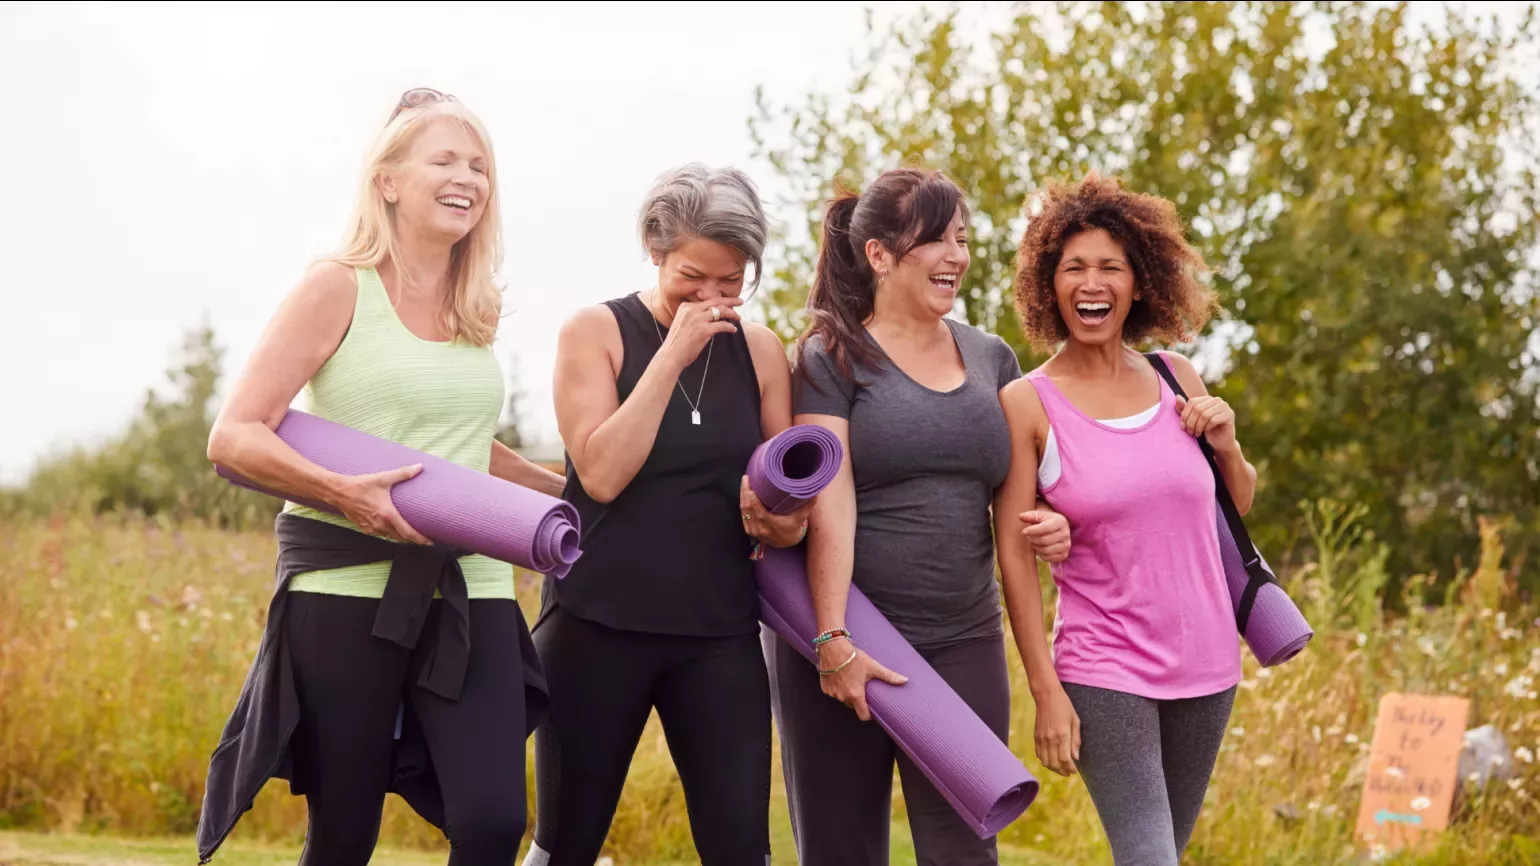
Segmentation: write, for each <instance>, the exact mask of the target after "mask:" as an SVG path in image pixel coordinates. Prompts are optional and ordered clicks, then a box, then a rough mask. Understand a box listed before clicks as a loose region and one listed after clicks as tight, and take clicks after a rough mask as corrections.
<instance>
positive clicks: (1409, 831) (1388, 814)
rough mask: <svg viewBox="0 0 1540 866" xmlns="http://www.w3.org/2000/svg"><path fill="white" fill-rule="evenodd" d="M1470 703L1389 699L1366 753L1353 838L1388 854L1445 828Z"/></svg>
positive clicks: (1412, 697) (1390, 696) (1423, 697)
mask: <svg viewBox="0 0 1540 866" xmlns="http://www.w3.org/2000/svg"><path fill="white" fill-rule="evenodd" d="M1469 711H1470V701H1468V700H1466V699H1465V698H1453V697H1434V696H1431V695H1403V694H1388V695H1386V696H1385V697H1383V698H1381V699H1380V714H1379V719H1378V720H1377V721H1376V722H1375V725H1374V741H1373V743H1372V745H1371V746H1370V748H1369V771H1368V775H1367V776H1366V777H1365V778H1364V789H1363V797H1362V799H1361V800H1360V802H1359V807H1358V826H1357V830H1356V833H1357V836H1358V838H1359V839H1360V840H1362V841H1364V842H1367V843H1368V844H1370V845H1372V846H1384V847H1385V848H1386V849H1388V850H1395V849H1397V848H1403V847H1415V846H1416V845H1418V844H1419V843H1421V842H1422V841H1424V840H1425V839H1428V838H1431V837H1432V836H1434V835H1436V834H1437V833H1439V832H1440V831H1442V830H1443V829H1444V828H1446V827H1448V826H1449V809H1450V804H1451V803H1452V802H1453V800H1454V791H1455V786H1456V785H1458V784H1459V780H1458V779H1457V778H1456V776H1457V774H1458V772H1459V766H1460V749H1461V747H1462V745H1463V743H1464V737H1465V721H1466V716H1467V714H1468V713H1469Z"/></svg>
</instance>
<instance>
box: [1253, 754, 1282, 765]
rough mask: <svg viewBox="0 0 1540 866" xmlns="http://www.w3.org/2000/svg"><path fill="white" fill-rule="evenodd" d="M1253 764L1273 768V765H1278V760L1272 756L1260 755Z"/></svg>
mask: <svg viewBox="0 0 1540 866" xmlns="http://www.w3.org/2000/svg"><path fill="white" fill-rule="evenodd" d="M1252 763H1254V764H1256V765H1257V766H1258V767H1271V766H1272V765H1274V764H1276V763H1278V759H1277V758H1275V757H1273V756H1272V755H1258V756H1257V759H1256V760H1255V761H1253V762H1252Z"/></svg>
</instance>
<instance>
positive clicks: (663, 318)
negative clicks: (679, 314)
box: [642, 286, 684, 328]
mask: <svg viewBox="0 0 1540 866" xmlns="http://www.w3.org/2000/svg"><path fill="white" fill-rule="evenodd" d="M642 303H643V304H645V305H646V306H647V309H649V310H651V311H652V315H653V316H654V317H656V318H657V320H658V321H659V322H662V323H663V327H665V328H667V327H671V326H672V325H673V324H674V311H675V310H677V309H679V305H680V304H682V303H684V299H683V298H677V299H674V300H670V299H669V297H668V296H667V295H665V294H663V289H661V288H659V287H658V286H653V287H652V288H651V289H649V290H647V291H645V292H642Z"/></svg>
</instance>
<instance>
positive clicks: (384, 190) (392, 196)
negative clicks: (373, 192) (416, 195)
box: [374, 172, 399, 204]
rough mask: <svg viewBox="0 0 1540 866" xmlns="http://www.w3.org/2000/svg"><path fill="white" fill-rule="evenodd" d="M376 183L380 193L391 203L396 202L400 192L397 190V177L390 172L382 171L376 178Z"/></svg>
mask: <svg viewBox="0 0 1540 866" xmlns="http://www.w3.org/2000/svg"><path fill="white" fill-rule="evenodd" d="M374 185H375V186H377V187H379V189H380V195H382V196H384V197H385V200H386V201H388V202H390V203H391V204H395V203H396V200H397V198H399V194H398V193H397V192H396V179H395V178H394V177H392V176H391V175H389V174H386V173H384V172H381V173H380V174H379V175H378V176H377V177H375V179H374Z"/></svg>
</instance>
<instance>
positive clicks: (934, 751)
mask: <svg viewBox="0 0 1540 866" xmlns="http://www.w3.org/2000/svg"><path fill="white" fill-rule="evenodd" d="M843 456H844V455H843V449H842V448H841V446H840V441H839V439H838V438H837V437H836V436H834V434H832V433H830V432H829V431H828V430H827V429H825V428H823V427H820V426H816V425H798V426H795V427H792V428H790V429H788V430H786V431H785V432H783V433H781V434H780V435H779V436H776V437H775V438H773V439H771V440H769V441H767V442H764V443H762V444H761V445H760V447H759V448H758V449H757V450H756V451H755V452H754V455H753V457H752V458H750V460H749V472H748V475H749V487H750V489H752V490H753V491H754V495H755V496H758V497H759V498H760V500H761V501H764V502H766V503H767V508H768V507H769V506H768V503H769V502H770V501H772V500H774V501H776V502H777V503H778V504H777V506H776V507H775V508H771V509H770V510H772V511H776V512H777V513H785V512H787V511H793V510H795V509H796V508H797V507H798V506H799V505H801V504H802V503H804V502H806V501H807V500H808V499H810V498H812V497H813V496H815V495H816V494H817V493H818V491H820V490H822V489H823V488H824V487H825V486H827V485H828V483H829V482H830V481H832V480H833V479H834V476H835V475H836V474H837V473H838V471H839V467H840V462H841V460H842V459H843ZM815 460H816V463H815V462H814V461H815ZM754 574H755V580H756V581H757V582H758V586H759V600H760V619H762V620H763V621H764V623H765V624H766V625H768V626H769V627H770V628H771V629H773V630H774V631H775V632H776V633H777V634H779V635H780V636H781V638H782V639H784V640H785V641H787V642H788V643H790V644H791V645H792V646H793V647H795V648H796V649H797V652H799V653H801V654H802V655H803V656H804V657H805V658H807V659H808V660H809V662H811V663H814V664H816V663H817V662H816V659H817V655H816V653H815V652H814V651H813V645H812V638H813V636H814V635H815V634H817V633H818V626H817V623H816V619H815V617H814V615H813V598H812V593H811V590H810V589H809V587H808V582H807V568H806V560H805V554H804V550H803V548H802V547H801V546H798V547H792V548H772V547H766V548H765V550H764V556H763V558H762V559H760V560H759V561H758V562H757V563H755V570H754ZM845 625H846V627H847V628H849V629H850V631H851V633H852V635H853V636H854V638H855V641H856V643H857V645H858V646H859V647H860V648H861V649H862V650H864V651H865V652H866V653H867V655H870V656H871V657H872V658H873V659H876V660H877V661H878V662H879V663H881V664H882V665H883V666H885V667H887V668H888V669H889V670H892V671H895V672H897V673H899V674H902V675H904V676H906V677H908V678H909V681H908V682H907V683H905V684H904V685H902V686H894V685H889V684H887V683H884V682H879V681H876V680H873V681H872V682H870V683H868V684H867V687H866V701H867V705H868V706H869V707H870V709H871V713H872V717H873V718H874V719H876V720H877V723H878V724H880V725H881V726H882V727H883V729H884V730H885V731H887V732H888V736H890V737H892V739H893V742H894V743H895V744H897V745H898V747H899V748H900V749H903V750H904V753H905V754H907V755H908V756H909V757H910V758H911V759H913V760H914V763H915V764H916V765H917V766H918V767H919V768H920V770H921V771H922V772H924V773H925V776H926V778H928V779H930V781H931V783H932V784H933V785H935V786H936V790H938V791H940V792H941V795H942V796H944V797H945V798H946V799H947V802H949V803H951V804H952V808H954V809H956V810H957V813H958V814H959V815H960V816H962V818H963V820H965V821H966V822H967V823H968V825H969V826H970V827H971V828H972V829H973V832H974V833H976V834H978V836H979V838H981V839H984V838H988V837H990V836H994V835H996V834H997V833H999V832H1000V831H1001V830H1002V829H1004V828H1005V827H1006V826H1007V825H1009V824H1010V823H1011V822H1012V821H1014V820H1016V818H1017V817H1019V816H1020V815H1021V813H1022V812H1024V811H1026V809H1027V807H1028V806H1030V805H1031V804H1032V801H1033V800H1034V799H1035V798H1036V797H1037V791H1038V782H1037V780H1036V779H1034V778H1033V777H1032V774H1031V773H1030V772H1028V771H1027V768H1026V766H1025V765H1023V764H1022V762H1021V760H1020V759H1019V758H1017V757H1016V756H1015V755H1014V754H1013V753H1012V752H1011V750H1010V749H1009V748H1008V747H1007V746H1006V745H1005V744H1004V743H1002V742H1001V741H1000V738H999V737H997V736H995V733H994V732H993V731H991V730H990V729H989V726H987V725H985V724H984V721H983V720H982V719H980V718H979V717H978V715H977V714H976V713H974V712H973V710H972V709H971V708H969V706H968V705H967V704H966V703H964V702H963V699H962V698H960V697H958V695H957V693H956V692H954V691H953V690H952V687H951V686H949V685H947V684H946V681H945V680H943V679H942V678H941V675H940V674H938V673H936V671H935V669H934V668H932V667H931V666H930V664H929V663H927V662H926V661H925V659H924V658H922V657H921V656H920V654H919V653H918V652H916V651H915V650H914V648H913V647H911V646H910V645H909V642H908V641H906V640H904V638H903V636H902V635H900V634H899V633H898V630H897V629H895V628H893V626H892V624H891V623H889V622H888V620H887V618H886V617H884V616H883V615H882V614H881V612H879V611H878V610H877V608H876V607H875V606H874V605H873V604H872V603H871V601H870V600H869V599H867V597H866V595H865V594H864V593H862V592H861V590H860V589H858V588H856V587H855V586H851V587H850V597H849V599H848V600H847V602H846V605H845Z"/></svg>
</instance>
